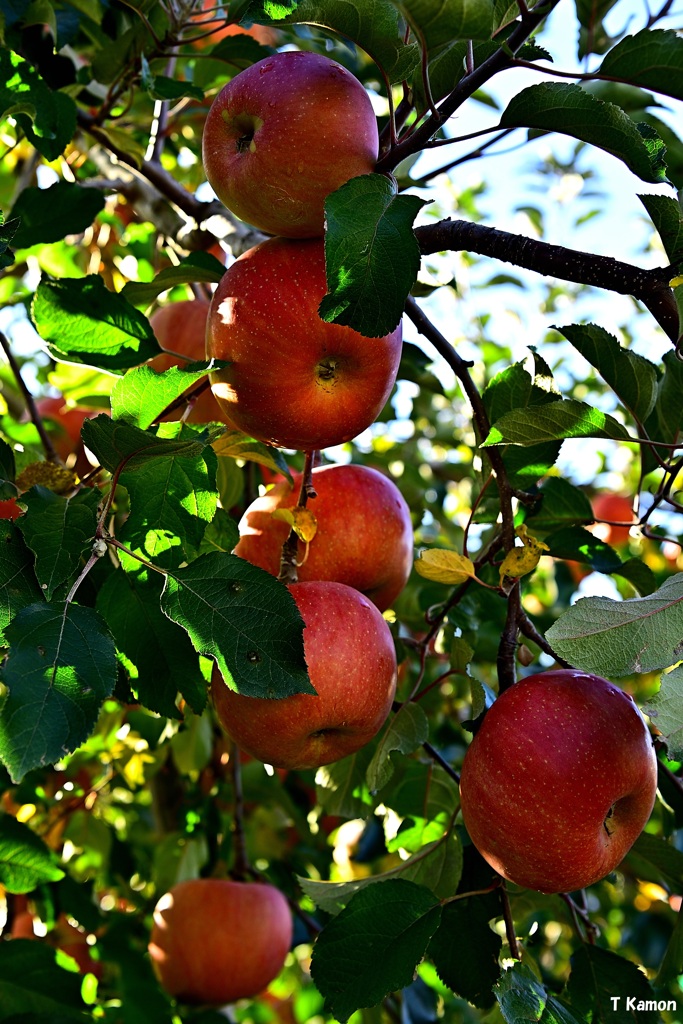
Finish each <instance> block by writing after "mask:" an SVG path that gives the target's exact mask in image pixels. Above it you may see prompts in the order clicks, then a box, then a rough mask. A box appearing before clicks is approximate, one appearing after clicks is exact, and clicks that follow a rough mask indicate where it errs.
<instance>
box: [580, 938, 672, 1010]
mask: <svg viewBox="0 0 683 1024" xmlns="http://www.w3.org/2000/svg"><path fill="white" fill-rule="evenodd" d="M571 965H572V972H571V974H570V975H569V981H568V983H567V993H566V994H567V995H568V997H569V1004H570V1007H571V1009H572V1010H574V1011H575V1012H576V1013H577V1014H578V1015H579V1018H580V1019H581V1020H592V1021H596V1022H598V1021H599V1022H601V1024H602V1022H603V1021H605V1022H607V1021H609V1022H610V1024H660V1017H659V1014H658V1013H657V1012H656V1010H647V1009H636V1008H635V1005H636V1004H637V1003H638V1002H639V1001H643V1002H649V1003H650V1006H652V1005H653V1003H654V1001H655V994H654V992H653V990H652V987H651V986H650V983H649V982H648V980H647V978H646V977H645V974H644V973H643V972H642V971H641V970H639V969H638V967H636V965H635V964H634V963H631V961H629V960H627V959H626V958H625V957H623V956H618V955H617V954H616V953H611V952H609V951H608V950H606V949H601V948H600V947H599V946H589V945H587V944H584V945H582V946H581V948H580V949H579V950H578V952H576V953H574V955H573V956H572V958H571ZM629 997H630V998H631V999H632V1000H633V1001H634V1008H633V1009H629V1008H628V1004H627V998H629ZM615 999H616V1002H615Z"/></svg>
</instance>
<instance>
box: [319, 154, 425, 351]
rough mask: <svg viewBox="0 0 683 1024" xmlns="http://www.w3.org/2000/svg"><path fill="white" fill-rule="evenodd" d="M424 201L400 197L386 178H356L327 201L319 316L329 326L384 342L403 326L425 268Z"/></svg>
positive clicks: (404, 196) (365, 176)
mask: <svg viewBox="0 0 683 1024" xmlns="http://www.w3.org/2000/svg"><path fill="white" fill-rule="evenodd" d="M422 206H424V200H423V199H420V198H418V197H417V196H408V195H397V194H396V189H395V186H394V185H392V183H391V182H390V181H389V179H388V178H386V177H385V176H384V175H382V174H364V175H362V176H361V177H359V178H352V179H351V181H347V182H346V184H345V185H342V187H341V188H339V189H337V191H336V192H333V193H332V195H330V196H328V198H327V199H326V201H325V219H326V225H327V226H326V230H325V268H326V272H327V282H328V288H329V289H330V290H329V292H328V294H327V295H325V296H324V298H323V300H322V302H321V303H320V308H319V313H320V316H321V317H322V319H323V320H325V321H326V322H327V323H338V324H344V325H345V326H347V327H352V328H353V329H354V330H356V331H358V332H359V333H360V334H363V335H365V337H367V338H380V337H383V336H384V335H386V334H389V333H390V332H391V331H393V330H394V329H395V328H396V327H397V326H398V324H399V323H400V320H401V316H402V315H403V307H404V306H405V301H406V298H407V297H408V294H409V293H410V289H411V288H412V286H413V285H414V283H415V280H416V278H417V272H418V270H419V268H420V248H419V246H418V244H417V239H416V238H415V235H414V234H413V231H412V226H413V221H414V220H415V217H416V216H417V214H418V212H419V210H420V209H421V207H422Z"/></svg>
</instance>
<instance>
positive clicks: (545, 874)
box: [460, 669, 657, 893]
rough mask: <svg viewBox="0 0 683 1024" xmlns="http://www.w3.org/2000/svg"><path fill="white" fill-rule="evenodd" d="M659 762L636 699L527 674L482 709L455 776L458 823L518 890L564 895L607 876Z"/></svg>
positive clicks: (571, 674) (634, 827)
mask: <svg viewBox="0 0 683 1024" xmlns="http://www.w3.org/2000/svg"><path fill="white" fill-rule="evenodd" d="M656 790H657V759H656V755H655V750H654V746H653V743H652V739H651V737H650V734H649V732H648V728H647V725H646V723H645V720H644V719H643V717H642V715H641V713H640V711H639V709H638V707H637V705H636V703H635V702H634V700H633V698H632V697H631V696H630V695H629V694H628V693H626V692H624V691H623V690H622V689H620V688H619V687H618V686H615V685H614V684H613V683H611V682H608V681H607V680H606V679H602V678H601V677H599V676H594V675H589V674H587V673H585V672H580V671H578V670H574V669H558V670H552V671H548V672H543V673H539V674H537V675H532V676H528V677H527V678H526V679H522V680H520V681H519V682H518V683H515V684H514V685H513V686H511V687H510V688H509V689H507V690H505V691H504V692H503V693H502V694H501V695H500V696H499V697H498V699H497V700H495V701H494V703H493V705H492V706H491V708H490V709H489V710H488V711H487V712H486V715H485V716H484V720H483V722H482V725H481V727H480V728H479V730H478V731H477V733H476V734H475V736H474V739H473V740H472V742H471V744H470V746H469V747H468V750H467V753H466V755H465V759H464V762H463V766H462V773H461V778H460V795H461V803H462V815H463V819H464V822H465V825H466V827H467V831H468V833H469V835H470V838H471V839H472V842H473V843H474V845H475V846H476V847H477V849H478V850H479V852H480V853H481V854H482V856H483V857H484V858H485V859H486V860H487V861H488V863H489V864H490V865H491V866H492V867H493V868H494V869H495V870H496V871H497V872H498V873H499V874H501V875H502V876H503V877H504V878H507V879H509V880H510V881H512V882H515V883H517V885H521V886H524V887H525V888H529V889H536V890H538V891H540V892H544V893H556V892H572V891H574V890H576V889H582V888H584V887H585V886H588V885H592V884H593V883H594V882H597V881H599V880H600V879H602V878H604V877H605V876H606V875H608V874H609V873H610V871H612V870H614V868H615V867H616V866H617V865H618V864H619V863H620V862H621V860H623V858H624V856H625V855H626V853H627V852H628V851H629V849H630V848H631V846H632V845H633V843H634V842H635V840H636V839H637V838H638V836H639V835H640V833H641V831H642V829H643V827H644V825H645V823H646V822H647V820H648V818H649V816H650V813H651V811H652V807H653V805H654V800H655V794H656Z"/></svg>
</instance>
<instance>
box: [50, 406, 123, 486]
mask: <svg viewBox="0 0 683 1024" xmlns="http://www.w3.org/2000/svg"><path fill="white" fill-rule="evenodd" d="M36 409H37V410H38V412H39V413H40V416H41V418H42V420H43V423H44V424H45V426H46V428H47V430H48V432H49V435H50V440H51V441H52V444H53V447H54V449H55V451H56V453H57V455H58V456H59V457H60V459H61V460H62V462H65V463H66V464H67V466H69V468H70V469H73V470H74V472H75V473H76V474H77V475H78V476H81V477H82V476H85V475H86V474H87V473H89V472H90V471H91V469H92V468H93V467H92V464H91V462H90V459H89V458H88V455H87V452H86V450H85V445H84V444H83V440H82V438H81V427H82V426H83V424H84V423H85V421H86V420H87V419H90V418H91V417H93V416H99V415H100V413H103V412H106V411H107V410H106V409H103V408H95V407H93V406H82V405H69V403H68V402H67V400H66V399H65V398H63V397H62V396H61V395H55V396H49V397H47V396H46V397H45V398H40V399H38V401H37V402H36Z"/></svg>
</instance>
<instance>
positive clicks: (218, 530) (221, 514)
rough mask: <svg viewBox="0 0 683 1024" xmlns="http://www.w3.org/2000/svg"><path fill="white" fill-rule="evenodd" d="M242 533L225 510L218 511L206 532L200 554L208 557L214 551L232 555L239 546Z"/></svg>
mask: <svg viewBox="0 0 683 1024" xmlns="http://www.w3.org/2000/svg"><path fill="white" fill-rule="evenodd" d="M239 539H240V532H239V527H238V526H237V523H236V522H235V520H234V519H233V518H232V516H229V515H228V513H227V512H226V511H225V509H223V508H219V509H216V514H215V516H214V517H213V519H212V520H211V522H210V523H209V525H208V526H207V528H206V530H205V531H204V536H203V537H202V542H201V544H200V546H199V554H200V555H207V554H210V553H211V552H212V551H225V552H226V553H227V554H230V552H231V551H233V550H234V548H235V547H236V546H237V544H238V542H239Z"/></svg>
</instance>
